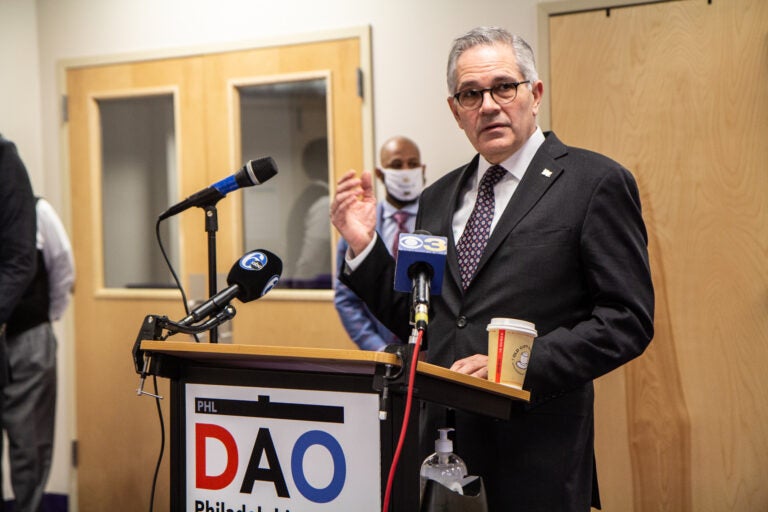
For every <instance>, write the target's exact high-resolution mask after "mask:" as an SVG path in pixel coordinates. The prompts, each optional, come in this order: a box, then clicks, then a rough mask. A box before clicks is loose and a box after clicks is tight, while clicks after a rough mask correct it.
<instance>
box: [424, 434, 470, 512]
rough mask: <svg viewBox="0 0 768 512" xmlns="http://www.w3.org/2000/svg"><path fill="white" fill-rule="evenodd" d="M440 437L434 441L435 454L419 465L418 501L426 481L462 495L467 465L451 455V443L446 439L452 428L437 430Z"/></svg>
mask: <svg viewBox="0 0 768 512" xmlns="http://www.w3.org/2000/svg"><path fill="white" fill-rule="evenodd" d="M437 430H438V432H439V433H440V437H438V438H437V439H436V440H435V453H433V454H432V455H430V456H429V457H427V458H426V459H424V462H423V463H422V464H421V472H420V475H421V479H420V481H421V491H420V499H421V500H423V498H424V489H425V488H426V486H427V480H435V481H436V482H439V483H441V484H443V485H444V486H446V487H448V488H449V489H451V490H452V491H455V492H458V493H459V494H464V490H463V489H462V485H461V481H462V479H463V478H464V477H465V476H467V465H466V464H465V463H464V461H463V460H461V458H460V457H459V456H458V455H456V454H455V453H453V441H451V440H450V439H448V432H450V431H452V430H453V429H452V428H439V429H437Z"/></svg>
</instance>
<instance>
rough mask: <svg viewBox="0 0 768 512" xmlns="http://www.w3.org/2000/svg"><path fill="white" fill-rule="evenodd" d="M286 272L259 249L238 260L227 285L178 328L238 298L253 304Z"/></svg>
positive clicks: (268, 253)
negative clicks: (253, 301)
mask: <svg viewBox="0 0 768 512" xmlns="http://www.w3.org/2000/svg"><path fill="white" fill-rule="evenodd" d="M282 272H283V262H282V261H281V260H280V258H278V257H277V256H276V255H274V254H272V253H271V252H269V251H267V250H265V249H256V250H255V251H251V252H249V253H246V254H245V255H244V256H243V257H242V258H240V259H239V260H237V261H236V262H235V264H234V265H232V269H231V270H230V271H229V275H227V284H228V285H229V286H227V287H226V288H224V289H223V290H221V291H220V292H218V293H217V294H216V295H214V296H213V297H211V298H210V299H208V300H206V301H205V302H203V303H202V304H200V305H199V306H197V307H196V308H195V309H194V310H192V312H191V313H190V314H189V315H187V316H185V317H184V318H182V319H181V320H180V321H179V322H177V323H178V324H179V325H182V326H187V325H191V324H194V323H195V322H198V321H200V320H202V319H203V318H205V317H207V316H209V315H211V314H213V313H216V312H218V311H220V310H221V309H222V308H224V307H225V306H226V305H227V304H229V302H230V301H231V300H232V299H234V298H235V297H237V299H238V300H239V301H240V302H250V301H252V300H255V299H258V298H260V297H263V296H264V295H265V294H266V293H267V292H269V291H270V290H271V289H272V288H274V287H275V286H276V285H277V282H278V281H279V280H280V274H282Z"/></svg>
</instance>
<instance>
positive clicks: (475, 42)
mask: <svg viewBox="0 0 768 512" xmlns="http://www.w3.org/2000/svg"><path fill="white" fill-rule="evenodd" d="M494 44H505V45H509V46H511V47H512V51H513V52H514V54H515V60H516V61H517V67H518V68H519V69H520V73H522V74H523V80H530V81H531V83H533V82H536V81H537V80H538V79H539V75H538V73H537V72H536V61H535V60H534V57H533V50H532V49H531V47H530V45H529V44H528V43H527V42H525V39H523V38H522V37H520V36H516V35H514V34H511V33H509V32H508V31H507V30H505V29H503V28H499V27H477V28H473V29H472V30H470V31H469V32H467V33H466V34H464V35H463V36H461V37H459V38H457V39H455V40H454V41H453V47H452V48H451V53H450V54H449V55H448V72H447V78H448V92H449V93H450V94H454V93H456V79H457V77H456V61H457V60H459V57H460V56H461V54H462V53H464V52H465V51H467V50H469V49H470V48H473V47H475V46H480V45H486V46H490V45H494ZM528 86H529V87H530V86H531V84H529V85H528Z"/></svg>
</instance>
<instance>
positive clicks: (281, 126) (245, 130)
mask: <svg viewBox="0 0 768 512" xmlns="http://www.w3.org/2000/svg"><path fill="white" fill-rule="evenodd" d="M326 91H327V84H326V79H325V78H316V79H309V80H296V81H288V82H280V83H267V84H263V83H262V84H258V85H248V86H241V87H238V92H239V101H240V130H241V131H240V136H241V148H242V155H241V156H242V159H243V162H246V161H248V160H253V159H256V158H261V157H265V156H271V157H272V158H274V160H275V162H276V163H277V167H278V174H277V176H275V177H274V178H272V179H271V180H269V181H268V182H266V183H264V184H263V185H261V186H258V187H252V188H248V189H246V190H244V191H243V192H244V194H243V229H244V241H245V249H246V250H253V249H267V250H269V251H272V252H273V253H275V254H277V255H278V256H279V257H280V258H281V259H282V260H283V274H282V277H281V279H280V283H279V287H281V288H293V289H328V288H331V275H332V268H331V266H332V263H331V261H332V258H331V255H332V252H333V247H332V245H331V244H332V241H331V240H332V238H331V224H330V219H329V216H328V212H329V179H330V178H329V161H328V155H329V151H328V115H327V92H326Z"/></svg>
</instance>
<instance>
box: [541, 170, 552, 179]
mask: <svg viewBox="0 0 768 512" xmlns="http://www.w3.org/2000/svg"><path fill="white" fill-rule="evenodd" d="M541 174H542V175H543V176H546V177H547V178H549V177H551V176H552V171H550V170H549V169H544V170H543V171H541Z"/></svg>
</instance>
